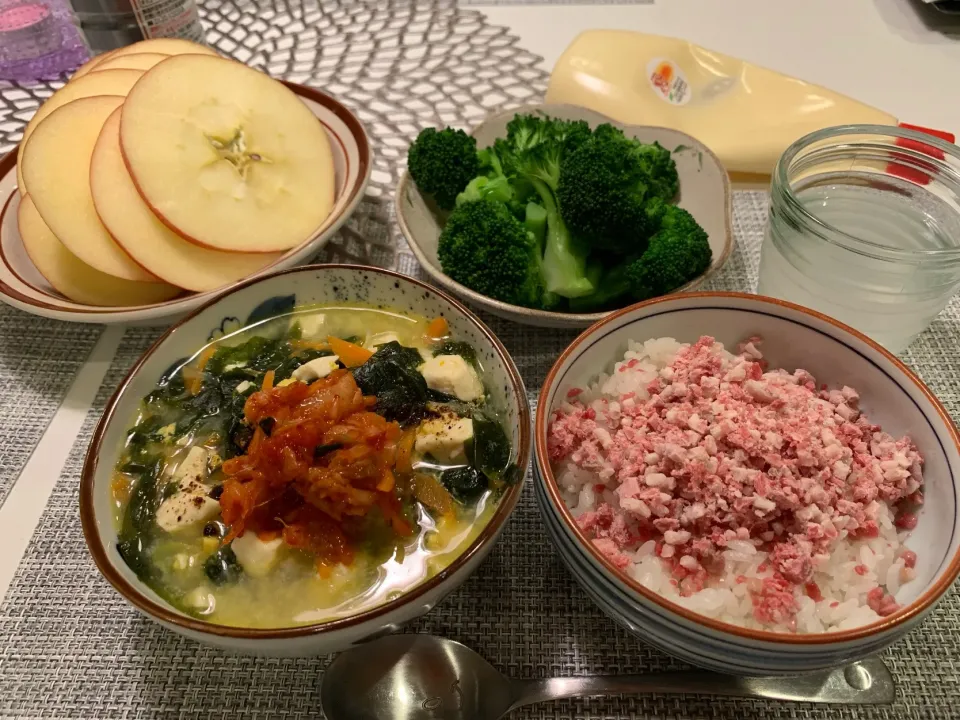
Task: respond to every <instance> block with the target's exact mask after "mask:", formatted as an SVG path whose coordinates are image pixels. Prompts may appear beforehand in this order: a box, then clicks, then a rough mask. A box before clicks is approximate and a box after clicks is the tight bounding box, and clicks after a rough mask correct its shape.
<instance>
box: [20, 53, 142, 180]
mask: <svg viewBox="0 0 960 720" xmlns="http://www.w3.org/2000/svg"><path fill="white" fill-rule="evenodd" d="M141 77H143V71H141V70H110V71H109V72H107V71H106V70H104V71H103V72H98V73H93V72H91V73H89V74H87V75H84V76H83V77H82V78H78V79H77V80H71V81H70V82H69V83H67V84H66V85H64V86H63V87H62V88H60V89H59V90H57V91H56V92H55V93H54V94H53V95H51V96H50V97H49V98H48V99H47V101H46V102H45V103H44V104H43V105H41V106H40V107H39V108H37V112H36V113H35V114H34V116H33V117H32V118H30V122H28V123H27V126H26V127H25V128H24V129H23V139H22V140H21V141H20V147H19V148H17V186H18V187H19V188H20V194H21V195H25V194H26V193H27V188H26V183H24V180H23V168H22V167H21V165H22V163H23V149H24V148H25V147H26V145H27V141H28V140H29V139H30V136H31V135H32V134H33V131H34V130H36V129H37V126H38V125H39V124H40V123H41V122H43V119H44V118H45V117H47V116H48V115H49V114H50V113H52V112H53V111H54V110H56V109H57V108H59V107H63V106H64V105H66V104H67V103H68V102H73V101H74V100H79V99H80V98H85V97H94V96H96V95H119V96H121V97H122V96H126V94H127V93H128V92H130V88H132V87H133V86H134V83H136V82H137V80H139V79H140V78H141Z"/></svg>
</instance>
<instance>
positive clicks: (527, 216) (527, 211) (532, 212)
mask: <svg viewBox="0 0 960 720" xmlns="http://www.w3.org/2000/svg"><path fill="white" fill-rule="evenodd" d="M523 224H524V226H526V228H527V232H529V233H530V234H531V235H533V237H534V238H535V239H536V241H537V244H538V245H539V246H540V252H543V243H544V241H546V239H547V211H546V210H544V209H543V206H542V205H537V204H536V203H535V202H528V203H527V206H526V208H524V220H523Z"/></svg>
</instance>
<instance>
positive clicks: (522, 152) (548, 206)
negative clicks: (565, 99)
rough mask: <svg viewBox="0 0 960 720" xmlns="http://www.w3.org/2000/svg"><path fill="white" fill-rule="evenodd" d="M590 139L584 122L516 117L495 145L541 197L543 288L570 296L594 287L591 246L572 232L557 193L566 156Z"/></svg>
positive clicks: (508, 168)
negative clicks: (590, 275) (543, 214)
mask: <svg viewBox="0 0 960 720" xmlns="http://www.w3.org/2000/svg"><path fill="white" fill-rule="evenodd" d="M589 137H590V128H589V127H588V126H587V124H586V123H584V122H571V121H565V120H552V119H550V118H546V117H539V116H535V115H517V116H516V117H515V118H514V119H513V120H511V121H510V123H509V124H508V125H507V138H506V140H498V141H497V142H496V143H494V149H495V150H496V151H497V154H498V157H500V159H501V162H502V163H503V168H504V173H505V174H506V175H507V176H508V177H517V178H519V179H521V180H525V181H526V182H529V183H530V185H531V186H532V187H533V189H534V191H535V192H536V193H537V195H538V196H539V200H540V204H541V205H542V206H543V209H544V211H545V212H546V215H547V235H546V240H545V244H544V251H543V263H542V266H541V267H542V272H543V281H544V286H545V287H546V290H547V291H548V292H550V293H555V294H557V295H560V296H562V297H567V298H573V297H580V296H582V295H589V294H590V293H591V292H593V290H594V287H593V285H592V284H591V283H590V280H589V279H588V278H587V275H586V265H587V263H586V260H587V254H588V253H589V247H588V246H587V245H585V244H584V243H581V242H579V241H578V240H577V239H576V238H574V237H573V236H572V235H571V234H570V232H569V230H568V229H567V226H566V223H565V222H564V219H563V217H561V214H560V211H559V208H558V204H557V198H556V194H555V193H556V191H557V184H558V183H559V181H560V163H561V161H562V160H563V158H564V156H565V155H566V154H567V153H569V152H572V151H574V150H575V149H576V148H577V147H579V146H580V145H582V144H583V143H584V142H587V141H588V139H589Z"/></svg>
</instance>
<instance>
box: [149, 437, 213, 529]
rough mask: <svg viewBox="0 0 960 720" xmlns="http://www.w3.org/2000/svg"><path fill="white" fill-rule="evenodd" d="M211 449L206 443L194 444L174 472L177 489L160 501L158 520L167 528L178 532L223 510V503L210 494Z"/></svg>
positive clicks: (162, 526)
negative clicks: (207, 480)
mask: <svg viewBox="0 0 960 720" xmlns="http://www.w3.org/2000/svg"><path fill="white" fill-rule="evenodd" d="M209 458H210V453H209V451H208V450H207V449H206V448H205V447H201V446H199V445H195V446H194V447H192V448H190V451H189V452H188V453H187V456H186V457H185V458H184V459H183V461H182V462H181V463H180V465H179V466H178V467H177V470H176V472H175V473H174V474H173V480H172V482H175V483H176V484H177V491H176V492H175V493H174V494H173V495H171V496H170V497H168V498H167V499H166V500H164V501H163V502H162V503H160V507H159V508H157V524H158V525H159V526H160V527H161V528H162V529H163V530H165V531H167V532H176V531H177V530H183V529H184V528H188V527H193V526H194V525H197V524H199V523H205V522H207V520H212V519H213V518H215V517H216V516H217V515H219V514H220V503H219V502H217V501H216V500H214V499H213V498H212V497H209V495H208V494H207V493H209V492H210V488H209V487H207V485H206V484H205V483H204V480H206V478H207V462H208V460H209Z"/></svg>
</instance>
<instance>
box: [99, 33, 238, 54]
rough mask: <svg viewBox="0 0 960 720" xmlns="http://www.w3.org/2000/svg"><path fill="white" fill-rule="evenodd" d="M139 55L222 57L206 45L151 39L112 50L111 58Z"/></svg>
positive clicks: (166, 39)
mask: <svg viewBox="0 0 960 720" xmlns="http://www.w3.org/2000/svg"><path fill="white" fill-rule="evenodd" d="M139 53H160V54H161V55H212V56H213V57H220V53H218V52H217V51H216V50H211V49H210V48H208V47H207V46H206V45H200V44H199V43H195V42H190V41H189V40H182V39H180V38H151V39H149V40H141V41H140V42H135V43H134V44H133V45H127V46H126V47H122V48H120V49H118V50H112V51H111V52H110V57H114V58H116V57H123V56H124V55H136V54H139Z"/></svg>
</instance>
